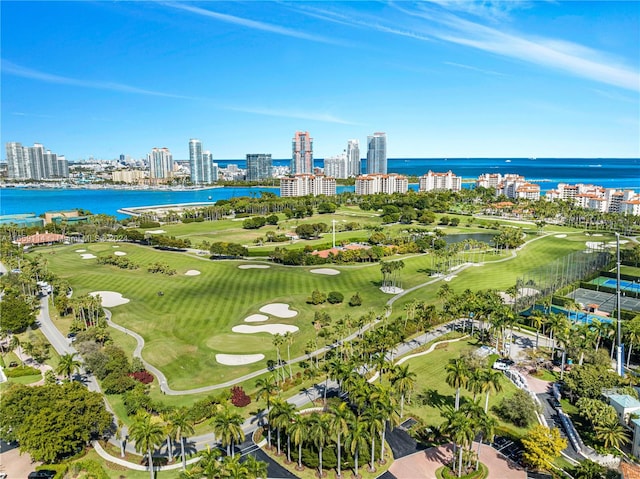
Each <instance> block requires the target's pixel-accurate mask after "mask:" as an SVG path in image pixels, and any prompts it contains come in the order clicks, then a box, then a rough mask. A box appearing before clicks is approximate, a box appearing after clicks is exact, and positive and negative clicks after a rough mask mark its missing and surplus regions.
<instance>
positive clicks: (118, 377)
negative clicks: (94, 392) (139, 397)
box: [102, 371, 136, 394]
mask: <svg viewBox="0 0 640 479" xmlns="http://www.w3.org/2000/svg"><path fill="white" fill-rule="evenodd" d="M135 386H136V381H135V379H133V378H132V377H129V376H127V375H126V374H123V373H122V372H120V371H115V372H112V373H111V374H109V375H108V376H107V377H106V378H104V379H103V380H102V389H103V390H104V392H105V393H106V394H122V393H124V392H127V391H129V390H131V389H133V388H134V387H135Z"/></svg>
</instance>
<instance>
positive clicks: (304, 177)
mask: <svg viewBox="0 0 640 479" xmlns="http://www.w3.org/2000/svg"><path fill="white" fill-rule="evenodd" d="M335 194H336V179H335V178H330V177H328V176H324V175H309V174H298V175H294V176H289V177H286V178H280V196H282V197H286V196H307V195H313V196H318V195H326V196H335Z"/></svg>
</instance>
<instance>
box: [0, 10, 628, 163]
mask: <svg viewBox="0 0 640 479" xmlns="http://www.w3.org/2000/svg"><path fill="white" fill-rule="evenodd" d="M637 7H638V4H637V2H528V1H523V2H482V3H474V2H460V1H434V2H423V3H416V4H414V3H408V2H406V3H405V2H403V3H399V4H395V3H378V2H376V3H370V2H345V3H335V2H331V3H329V2H323V3H307V2H296V3H270V2H249V3H230V2H179V3H172V2H163V3H156V2H2V4H1V8H2V16H1V21H2V24H1V26H2V44H3V51H2V69H1V76H2V78H1V80H2V99H3V101H2V111H1V113H2V118H3V121H2V127H1V136H2V143H3V144H6V143H8V142H21V143H23V144H33V143H42V144H46V145H51V147H52V148H53V149H54V150H55V151H57V152H59V154H60V155H65V156H66V158H67V159H68V160H70V161H76V160H79V159H83V158H89V157H90V156H93V157H95V158H101V159H113V158H118V157H119V155H120V154H125V155H127V156H131V157H134V158H143V157H145V156H146V155H147V154H148V152H149V151H150V149H151V148H152V147H154V146H156V145H160V144H161V145H162V146H166V147H167V148H169V150H170V151H171V152H172V153H173V156H174V158H176V159H185V158H188V148H187V146H188V145H187V141H188V139H189V138H193V137H197V138H201V139H202V141H203V142H204V143H205V144H207V145H208V149H209V150H210V151H211V154H212V157H213V159H214V160H215V159H235V158H237V159H241V158H243V157H244V156H245V155H246V154H247V152H251V151H270V152H271V153H272V155H273V158H282V159H284V158H287V157H289V155H290V150H289V148H290V141H291V135H292V134H293V133H294V132H295V131H310V132H312V137H313V139H314V155H315V156H316V157H318V158H324V157H330V156H335V155H338V154H340V153H341V152H342V151H343V150H344V144H345V142H346V141H347V139H349V138H357V139H359V140H360V141H361V142H363V141H365V139H366V138H367V136H368V135H370V134H371V132H373V131H385V132H387V134H388V135H389V138H391V139H392V141H391V143H390V144H389V150H388V152H387V155H388V156H389V157H390V158H412V157H416V158H436V157H442V158H447V157H449V158H459V157H525V158H526V157H539V158H542V157H560V158H562V157H584V158H593V157H602V158H607V157H618V158H625V157H635V158H637V157H640V124H639V121H640V120H639V118H640V95H639V93H640V74H639V70H640V26H639V23H640V22H639V18H638V17H639V15H638V8H637ZM24 31H37V32H39V34H38V35H29V36H25V35H24ZM158 71H162V72H163V74H162V75H158V74H157V73H158ZM247 132H249V134H247ZM3 154H6V153H4V152H3ZM5 158H6V157H4V158H3V159H5Z"/></svg>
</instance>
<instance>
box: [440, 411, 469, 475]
mask: <svg viewBox="0 0 640 479" xmlns="http://www.w3.org/2000/svg"><path fill="white" fill-rule="evenodd" d="M445 417H446V425H445V430H446V431H447V432H448V433H449V435H450V436H451V439H452V440H453V442H454V444H455V445H456V447H457V449H458V466H457V468H456V467H455V459H454V468H455V469H456V470H457V473H458V477H460V476H461V475H462V453H463V450H464V448H465V445H466V444H467V443H468V442H469V443H470V442H471V441H472V440H473V436H474V428H475V425H474V424H473V421H472V420H470V419H469V418H468V417H467V414H466V412H465V411H461V410H454V411H450V412H449V414H446V415H445Z"/></svg>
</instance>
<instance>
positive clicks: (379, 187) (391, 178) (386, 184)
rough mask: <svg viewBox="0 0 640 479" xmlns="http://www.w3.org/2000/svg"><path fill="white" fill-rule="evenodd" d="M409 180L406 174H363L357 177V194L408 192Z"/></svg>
mask: <svg viewBox="0 0 640 479" xmlns="http://www.w3.org/2000/svg"><path fill="white" fill-rule="evenodd" d="M408 189H409V180H408V179H407V177H406V176H403V175H397V174H395V173H390V174H388V175H383V174H371V175H361V176H358V177H357V178H356V195H374V194H376V193H386V194H388V195H390V194H393V193H406V192H407V191H408Z"/></svg>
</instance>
